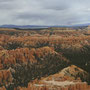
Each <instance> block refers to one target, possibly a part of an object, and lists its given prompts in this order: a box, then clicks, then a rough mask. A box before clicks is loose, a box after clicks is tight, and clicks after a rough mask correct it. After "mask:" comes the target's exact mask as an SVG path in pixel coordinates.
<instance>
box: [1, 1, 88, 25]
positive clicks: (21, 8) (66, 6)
mask: <svg viewBox="0 0 90 90" xmlns="http://www.w3.org/2000/svg"><path fill="white" fill-rule="evenodd" d="M85 23H90V0H0V25H4V24H14V25H76V24H85Z"/></svg>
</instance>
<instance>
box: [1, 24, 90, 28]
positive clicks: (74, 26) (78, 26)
mask: <svg viewBox="0 0 90 90" xmlns="http://www.w3.org/2000/svg"><path fill="white" fill-rule="evenodd" d="M89 25H90V24H89V23H88V24H78V25H11V24H10V25H9V24H6V25H0V28H22V29H28V28H50V27H68V28H75V29H77V28H83V27H88V26H89Z"/></svg>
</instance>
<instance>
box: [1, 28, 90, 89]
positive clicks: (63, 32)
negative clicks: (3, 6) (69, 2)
mask: <svg viewBox="0 0 90 90" xmlns="http://www.w3.org/2000/svg"><path fill="white" fill-rule="evenodd" d="M65 68H66V69H65ZM71 71H72V72H73V73H72V72H71ZM65 72H66V73H65ZM62 73H63V75H62ZM56 74H57V75H59V77H58V78H60V77H61V76H62V77H61V81H62V80H63V81H68V80H69V81H75V80H76V81H80V82H86V83H87V84H90V30H86V29H83V30H82V29H78V30H75V29H72V28H48V29H40V30H29V29H28V30H24V29H23V30H22V29H8V28H0V87H1V88H0V90H31V89H30V86H31V85H33V84H35V83H38V84H39V83H41V82H42V81H43V80H46V79H47V78H48V79H50V78H51V75H53V77H57V75H56ZM58 80H59V79H58ZM42 83H43V82H42ZM25 87H26V88H27V89H25ZM28 88H29V89H28ZM32 88H33V87H32ZM32 90H36V89H35V88H34V89H32ZM37 90H50V89H47V87H44V88H43V89H37ZM52 90H53V89H52ZM56 90H59V89H56ZM61 90H63V89H61ZM65 90H69V89H65ZM70 90H76V89H70ZM80 90H82V89H80Z"/></svg>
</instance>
